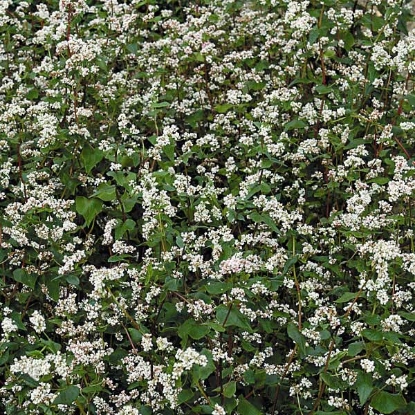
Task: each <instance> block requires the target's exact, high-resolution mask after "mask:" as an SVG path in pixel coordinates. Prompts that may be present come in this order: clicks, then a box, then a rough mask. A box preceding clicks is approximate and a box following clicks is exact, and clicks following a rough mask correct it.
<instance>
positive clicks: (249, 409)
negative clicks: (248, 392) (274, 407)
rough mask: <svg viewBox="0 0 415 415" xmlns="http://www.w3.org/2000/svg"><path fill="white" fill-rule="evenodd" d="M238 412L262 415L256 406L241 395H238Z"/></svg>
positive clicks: (246, 414) (248, 414) (240, 414)
mask: <svg viewBox="0 0 415 415" xmlns="http://www.w3.org/2000/svg"><path fill="white" fill-rule="evenodd" d="M238 399H239V403H238V413H239V415H262V414H263V413H262V412H261V411H260V410H258V408H257V407H255V406H254V405H252V404H251V403H250V402H249V401H247V400H246V399H245V398H244V397H243V395H240V396H239V398H238Z"/></svg>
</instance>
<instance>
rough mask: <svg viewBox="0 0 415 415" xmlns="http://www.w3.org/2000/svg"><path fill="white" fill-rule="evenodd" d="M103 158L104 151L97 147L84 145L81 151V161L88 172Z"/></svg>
mask: <svg viewBox="0 0 415 415" xmlns="http://www.w3.org/2000/svg"><path fill="white" fill-rule="evenodd" d="M103 158H104V153H103V152H102V151H101V150H99V149H98V148H93V147H91V146H90V145H86V146H85V147H84V148H83V149H82V152H81V161H82V164H83V165H84V167H85V171H86V172H87V173H88V174H89V173H90V172H91V170H92V169H93V168H94V167H95V166H96V165H97V164H98V163H99V162H100V161H101V160H102V159H103Z"/></svg>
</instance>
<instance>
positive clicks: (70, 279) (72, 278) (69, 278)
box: [65, 275, 79, 286]
mask: <svg viewBox="0 0 415 415" xmlns="http://www.w3.org/2000/svg"><path fill="white" fill-rule="evenodd" d="M65 280H66V282H67V283H69V284H72V285H75V286H78V285H79V278H78V277H77V276H76V275H67V276H65Z"/></svg>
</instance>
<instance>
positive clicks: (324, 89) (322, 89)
mask: <svg viewBox="0 0 415 415" xmlns="http://www.w3.org/2000/svg"><path fill="white" fill-rule="evenodd" d="M315 90H316V92H317V93H318V94H322V95H324V94H329V93H330V92H332V90H333V88H331V87H329V86H326V85H317V86H316V88H315Z"/></svg>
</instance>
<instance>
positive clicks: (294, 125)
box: [284, 120, 307, 131]
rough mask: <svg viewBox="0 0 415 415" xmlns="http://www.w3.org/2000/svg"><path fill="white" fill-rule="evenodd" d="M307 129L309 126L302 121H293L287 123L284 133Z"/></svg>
mask: <svg viewBox="0 0 415 415" xmlns="http://www.w3.org/2000/svg"><path fill="white" fill-rule="evenodd" d="M304 127H307V124H306V123H305V122H304V121H302V120H293V121H290V122H287V124H285V126H284V131H291V130H297V129H301V128H304Z"/></svg>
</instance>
